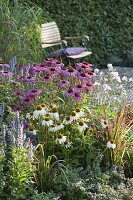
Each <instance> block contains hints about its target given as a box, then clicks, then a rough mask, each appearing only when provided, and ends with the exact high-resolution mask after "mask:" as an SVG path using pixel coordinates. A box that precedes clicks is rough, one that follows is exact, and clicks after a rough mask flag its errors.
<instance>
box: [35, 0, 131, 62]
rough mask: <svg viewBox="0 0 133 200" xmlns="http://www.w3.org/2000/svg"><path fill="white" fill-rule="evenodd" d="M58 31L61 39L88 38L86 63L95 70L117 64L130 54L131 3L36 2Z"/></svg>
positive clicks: (86, 0)
mask: <svg viewBox="0 0 133 200" xmlns="http://www.w3.org/2000/svg"><path fill="white" fill-rule="evenodd" d="M33 2H36V3H38V4H39V5H41V6H42V7H43V9H44V11H48V12H49V15H50V16H51V18H52V19H53V20H55V21H56V22H57V24H58V26H59V28H60V31H61V35H62V38H63V37H64V36H75V35H81V34H86V35H89V36H90V42H89V46H88V47H89V48H90V49H91V50H92V52H93V54H92V55H91V56H90V58H89V60H90V61H91V62H92V63H94V64H95V65H97V66H103V65H106V63H109V62H111V63H115V62H116V63H117V64H118V63H119V62H120V61H121V60H122V59H123V58H125V57H126V55H127V53H128V52H130V51H131V50H132V43H133V37H132V35H133V23H132V18H133V13H132V6H133V2H132V1H131V0H127V1H125V0H120V1H117V2H116V1H115V0H107V1H104V2H103V1H101V0H95V1H94V0H89V1H88V0H84V1H82V0H75V1H72V0H68V1H53V0H49V1H43V0H42V1H37V0H34V1H33Z"/></svg>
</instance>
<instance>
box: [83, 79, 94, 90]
mask: <svg viewBox="0 0 133 200" xmlns="http://www.w3.org/2000/svg"><path fill="white" fill-rule="evenodd" d="M83 85H84V87H85V88H86V89H87V90H89V91H90V90H92V89H93V88H94V85H93V83H92V82H91V81H85V82H84V83H83Z"/></svg>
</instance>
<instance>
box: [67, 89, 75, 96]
mask: <svg viewBox="0 0 133 200" xmlns="http://www.w3.org/2000/svg"><path fill="white" fill-rule="evenodd" d="M73 93H74V90H73V89H72V88H71V87H70V88H69V89H68V90H66V91H65V94H66V95H68V96H71V97H72V96H73Z"/></svg>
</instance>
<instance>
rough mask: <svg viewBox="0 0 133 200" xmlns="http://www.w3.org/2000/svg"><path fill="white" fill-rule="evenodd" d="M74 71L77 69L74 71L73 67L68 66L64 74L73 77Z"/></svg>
mask: <svg viewBox="0 0 133 200" xmlns="http://www.w3.org/2000/svg"><path fill="white" fill-rule="evenodd" d="M76 73H77V71H76V70H75V69H74V68H72V67H69V68H68V69H67V71H66V72H65V76H72V77H75V76H76Z"/></svg>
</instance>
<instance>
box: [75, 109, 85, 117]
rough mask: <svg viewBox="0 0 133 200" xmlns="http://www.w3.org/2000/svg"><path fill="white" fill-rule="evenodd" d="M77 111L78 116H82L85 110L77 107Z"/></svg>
mask: <svg viewBox="0 0 133 200" xmlns="http://www.w3.org/2000/svg"><path fill="white" fill-rule="evenodd" d="M75 111H76V115H77V117H82V116H83V112H82V111H81V109H80V108H76V109H75Z"/></svg>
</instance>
